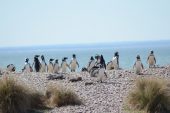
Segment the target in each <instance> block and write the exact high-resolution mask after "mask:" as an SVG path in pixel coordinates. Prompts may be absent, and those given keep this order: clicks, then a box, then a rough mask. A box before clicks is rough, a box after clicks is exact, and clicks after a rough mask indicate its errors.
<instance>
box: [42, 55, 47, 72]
mask: <svg viewBox="0 0 170 113" xmlns="http://www.w3.org/2000/svg"><path fill="white" fill-rule="evenodd" d="M41 60H42V61H41V70H40V71H41V72H42V73H43V72H47V64H46V62H45V58H44V55H41Z"/></svg>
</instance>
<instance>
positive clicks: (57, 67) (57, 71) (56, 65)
mask: <svg viewBox="0 0 170 113" xmlns="http://www.w3.org/2000/svg"><path fill="white" fill-rule="evenodd" d="M59 71H60V65H59V63H58V59H56V60H55V63H54V73H59Z"/></svg>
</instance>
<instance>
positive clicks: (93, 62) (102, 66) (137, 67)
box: [7, 51, 156, 77]
mask: <svg viewBox="0 0 170 113" xmlns="http://www.w3.org/2000/svg"><path fill="white" fill-rule="evenodd" d="M39 57H40V55H35V56H34V62H33V64H32V65H31V64H30V63H29V59H28V58H26V60H25V65H24V68H23V69H22V72H33V71H34V72H48V73H66V72H67V70H68V69H70V71H71V72H75V71H76V69H77V68H78V67H79V63H78V62H77V59H76V55H75V54H73V55H72V60H71V62H70V64H68V63H67V59H68V58H67V57H64V58H63V59H62V62H61V65H59V62H58V59H56V60H55V62H53V61H54V59H50V60H49V63H48V64H47V63H46V61H45V58H44V55H41V61H40V60H39ZM147 62H148V65H149V68H151V67H155V64H156V58H155V56H154V51H151V52H150V54H149V56H148V59H147ZM113 69H114V70H118V69H120V67H119V53H118V52H115V53H114V57H113V58H112V60H111V61H110V62H108V63H107V65H106V63H105V60H104V58H103V55H96V56H95V57H93V56H91V58H90V60H89V62H88V65H87V66H86V67H84V68H82V71H87V72H89V73H90V75H91V76H92V77H94V76H100V75H101V76H105V77H106V76H107V75H106V73H105V71H106V70H113ZM133 69H134V71H135V73H136V74H141V72H142V70H143V69H144V66H143V64H142V61H141V59H140V55H137V57H136V61H135V63H134V65H133ZM7 70H8V71H10V72H13V71H15V66H14V65H13V64H9V65H8V66H7Z"/></svg>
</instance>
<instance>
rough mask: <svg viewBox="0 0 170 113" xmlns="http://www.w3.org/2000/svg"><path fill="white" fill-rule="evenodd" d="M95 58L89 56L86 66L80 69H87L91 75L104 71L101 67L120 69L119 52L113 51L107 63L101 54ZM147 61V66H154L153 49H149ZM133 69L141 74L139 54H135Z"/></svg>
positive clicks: (142, 67)
mask: <svg viewBox="0 0 170 113" xmlns="http://www.w3.org/2000/svg"><path fill="white" fill-rule="evenodd" d="M95 59H96V60H95ZM95 59H94V58H93V57H91V58H90V61H89V63H88V66H87V68H83V69H82V71H88V72H89V73H90V74H91V76H95V74H99V73H100V72H102V73H104V72H105V71H104V70H103V69H106V70H113V69H114V70H118V69H120V67H119V53H118V52H115V53H114V57H113V58H112V60H111V61H110V62H108V63H107V65H106V64H105V60H104V58H103V55H101V56H99V55H96V56H95ZM147 63H148V65H149V68H152V67H155V65H156V58H155V56H154V51H153V50H152V51H150V54H149V56H148V59H147ZM133 69H134V71H135V73H136V74H138V75H140V74H142V70H143V69H144V66H143V64H142V61H141V59H140V55H137V57H136V61H135V63H134V65H133ZM101 70H103V71H101ZM103 75H105V74H103Z"/></svg>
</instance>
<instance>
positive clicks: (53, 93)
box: [46, 85, 81, 107]
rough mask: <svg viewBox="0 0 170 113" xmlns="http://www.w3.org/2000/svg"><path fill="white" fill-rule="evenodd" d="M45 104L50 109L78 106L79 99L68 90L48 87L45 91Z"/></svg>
mask: <svg viewBox="0 0 170 113" xmlns="http://www.w3.org/2000/svg"><path fill="white" fill-rule="evenodd" d="M46 98H47V103H48V105H49V106H50V107H61V106H66V105H80V104H81V100H80V99H79V97H78V96H77V95H76V94H75V93H73V92H72V91H70V90H67V89H64V88H62V87H57V86H54V85H53V86H49V87H48V88H47V91H46Z"/></svg>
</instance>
